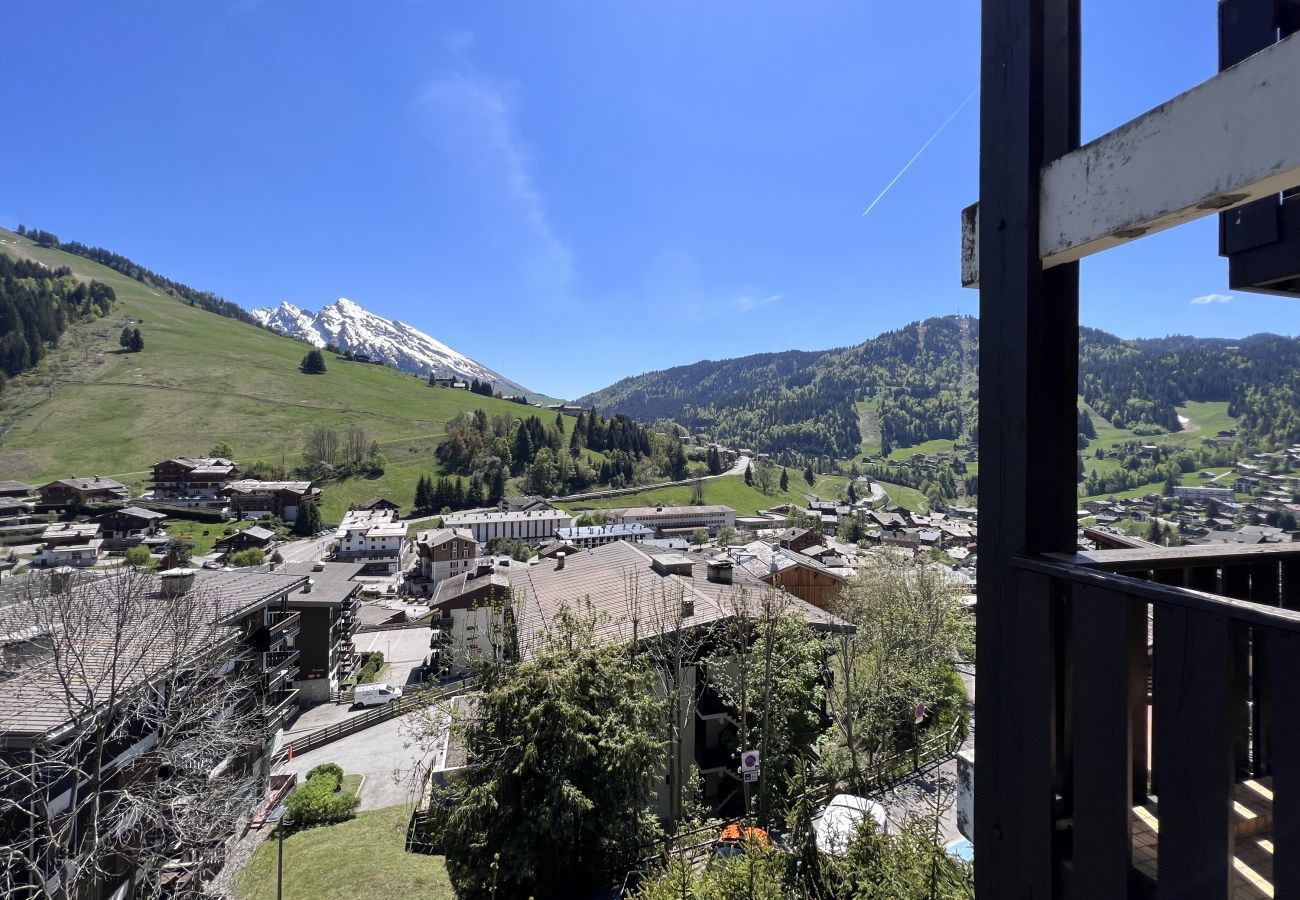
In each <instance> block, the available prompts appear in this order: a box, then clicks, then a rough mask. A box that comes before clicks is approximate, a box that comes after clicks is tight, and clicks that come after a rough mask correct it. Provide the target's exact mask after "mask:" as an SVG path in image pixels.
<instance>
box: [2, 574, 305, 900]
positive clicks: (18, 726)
mask: <svg viewBox="0 0 1300 900" xmlns="http://www.w3.org/2000/svg"><path fill="white" fill-rule="evenodd" d="M141 578H143V579H146V580H145V581H144V582H143V583H141V584H139V586H138V587H136V586H130V587H128V586H127V585H128V580H129V579H141ZM305 581H306V579H305V578H293V577H286V576H284V575H272V574H267V573H247V572H212V571H203V570H186V569H181V570H172V571H167V572H163V573H160V574H158V575H148V576H142V575H140V574H138V573H132V574H129V575H128V574H114V575H109V576H107V577H104V578H88V577H85V576H79V575H76V574H74V573H70V572H66V571H64V572H55V573H53V574H52V575H50V576H48V577H45V576H42V578H41V579H40V580H36V581H32V582H30V584H31V588H30V589H31V590H32V591H33V592H34V593H33V596H32V599H31V600H30V601H24V602H20V603H12V602H11V603H0V659H3V660H4V670H5V675H6V690H5V692H4V694H3V695H2V696H0V748H2V749H0V754H3V756H4V758H5V762H6V764H7V765H9V766H16V767H28V766H30V767H32V768H33V770H34V768H35V767H36V766H38V765H41V763H42V761H43V760H46V759H49V758H50V757H51V756H52V755H53V754H56V753H60V754H67V755H68V765H69V766H75V765H76V763H77V759H78V754H84V763H82V764H81V769H82V771H85V772H89V771H91V769H92V768H95V765H94V763H93V762H92V760H93V756H92V755H90V754H93V753H94V749H95V744H94V742H93V741H86V742H84V744H82V745H79V744H77V743H76V741H77V740H78V735H80V734H81V733H82V729H80V728H78V727H77V724H76V722H75V721H73V718H72V716H71V715H70V713H69V710H70V709H75V708H76V706H77V704H79V703H81V702H83V696H82V695H83V694H88V695H89V696H92V697H93V696H95V693H94V692H96V691H98V690H102V689H103V685H104V683H105V682H106V681H112V682H113V683H114V684H115V685H116V686H117V687H118V690H117V692H116V694H115V697H114V700H115V703H114V707H113V709H109V708H108V706H107V704H104V705H103V706H102V707H101V709H102V711H103V712H104V713H105V714H106V715H117V716H128V715H131V710H132V709H133V708H134V707H133V702H132V701H133V699H134V697H135V695H136V694H137V693H139V692H143V691H145V690H147V689H148V686H149V685H150V684H151V683H154V681H155V679H157V678H161V677H166V676H168V675H170V674H174V673H175V669H174V668H172V667H178V666H179V667H184V666H187V665H190V664H193V663H195V662H197V661H198V657H199V654H200V652H201V653H202V655H203V656H204V657H206V658H207V659H208V661H207V662H206V663H204V665H205V669H204V671H206V672H210V673H214V675H213V676H212V677H221V678H230V679H236V678H238V679H243V680H249V679H250V677H251V679H252V682H251V683H252V684H255V685H256V687H253V688H251V689H252V691H253V693H251V694H246V693H241V694H240V695H239V696H241V697H242V698H244V699H245V700H251V701H252V702H253V703H254V704H256V705H255V706H254V707H253V708H254V709H255V710H258V721H259V723H260V724H261V725H262V726H264V729H265V730H264V734H265V742H262V743H258V744H256V745H255V746H254V747H253V748H252V749H251V750H250V751H249V752H248V753H247V754H246V755H244V756H241V757H239V758H231V759H229V760H227V761H226V763H225V764H223V765H227V766H233V767H237V770H238V771H239V772H241V773H244V774H245V777H247V778H248V779H249V780H250V783H251V785H252V786H253V789H254V794H253V796H251V797H250V798H249V802H250V804H251V803H254V802H257V798H258V797H259V796H262V795H264V794H265V792H266V786H267V780H268V775H269V772H270V767H271V757H272V755H273V753H274V751H275V750H276V749H277V748H278V746H279V744H280V741H281V738H282V734H283V727H284V725H285V722H286V720H287V719H288V718H289V717H290V716H291V715H292V714H294V713H295V712H296V710H297V702H296V701H297V691H296V690H294V689H292V688H291V687H290V686H289V682H290V681H291V680H292V677H293V674H294V672H293V669H294V664H295V663H294V661H295V659H296V656H297V652H298V648H297V647H296V646H295V641H296V640H297V639H298V631H299V623H300V615H299V614H298V613H296V612H293V611H291V610H289V608H288V605H287V598H288V596H289V595H290V594H291V593H292V592H293V591H294V590H296V589H300V588H301V587H302V585H303V583H304V582H305ZM140 590H143V591H145V592H146V596H147V597H154V598H156V599H157V602H158V603H159V604H162V603H164V602H169V601H170V602H176V603H178V604H180V605H182V606H184V605H185V604H191V606H190V607H189V609H190V612H187V613H185V614H181V615H176V616H164V617H160V618H159V620H158V621H156V622H153V621H151V622H150V623H149V624H150V628H149V629H148V631H147V632H141V633H135V632H132V631H130V630H128V631H126V632H119V633H118V636H117V638H116V640H118V641H119V642H121V646H122V651H121V654H125V658H123V656H122V655H121V654H117V655H115V654H113V653H111V652H90V651H91V650H92V649H94V648H93V647H91V646H89V645H88V644H87V643H86V642H87V641H89V640H90V639H91V635H94V634H96V631H95V630H94V629H83V630H75V631H72V632H69V631H68V630H66V629H59V630H57V631H50V630H48V623H49V621H50V620H51V618H58V616H59V614H58V613H43V612H37V611H38V610H39V609H40V604H48V605H50V606H51V607H54V606H55V605H57V606H58V607H59V608H61V609H64V610H70V611H76V610H80V612H79V613H78V614H77V616H76V618H77V620H78V621H88V622H94V621H97V620H102V621H103V623H104V624H103V630H104V632H105V633H110V632H112V631H113V630H114V629H116V628H118V625H119V623H118V622H117V620H116V619H115V616H117V615H118V611H119V609H120V608H121V604H122V603H123V602H128V601H124V600H123V597H126V596H133V595H134V594H135V592H136V591H140ZM131 602H133V601H131ZM65 615H66V613H65ZM158 624H163V626H164V628H167V627H171V628H172V629H173V630H174V631H175V633H176V634H175V637H172V636H170V634H171V633H170V632H168V633H164V634H161V635H160V634H159V633H158V631H157V628H156V626H157V625H158ZM181 628H184V629H185V631H184V632H182V631H181V630H180V629H181ZM195 633H197V634H198V635H200V636H201V638H202V639H201V640H200V641H197V642H196V641H195V640H194V636H195ZM52 642H53V643H56V644H57V645H61V646H62V652H60V653H50V652H48V650H47V647H48V645H49V644H50V643H52ZM173 646H174V647H182V648H183V647H186V646H193V647H195V648H196V649H195V650H194V652H193V653H192V654H191V655H190V656H182V657H173V656H172V655H170V653H169V652H168V648H169V647H173ZM198 648H201V651H200V649H198ZM250 649H251V650H252V651H253V652H251V653H250V652H249V650H250ZM133 654H134V656H133ZM213 654H215V657H213V656H212V655H213ZM64 659H74V660H76V664H75V665H72V666H69V665H64V664H61V663H60V660H64ZM223 659H225V660H227V663H226V664H225V665H224V666H223V665H222V664H221V661H222V660H223ZM113 667H116V668H113ZM215 673H220V674H219V675H217V674H215ZM82 682H84V683H85V685H86V687H85V688H84V689H83V688H80V687H79V684H81V683H82ZM74 690H75V691H78V695H77V696H76V697H75V698H73V697H71V696H70V692H72V691H74ZM245 711H246V710H245ZM222 712H223V711H222V710H214V711H213V714H214V715H220V714H222ZM117 724H121V723H117ZM153 728H154V726H153V725H149V724H148V723H147V722H146V721H144V720H140V721H139V722H138V723H137V724H133V725H132V727H131V728H130V729H123V733H124V734H129V735H131V742H129V743H127V744H124V745H120V746H113V747H112V751H113V752H112V753H111V755H110V756H111V758H107V759H104V760H103V763H102V764H101V765H100V766H98V771H97V777H98V778H99V779H100V782H101V783H100V785H99V787H98V790H99V791H100V792H119V791H122V790H125V789H126V788H127V787H128V786H129V785H131V784H137V785H138V784H141V783H142V780H148V779H156V778H158V777H160V775H161V772H162V771H163V769H161V768H160V766H159V760H157V759H155V760H153V761H152V762H151V764H149V765H138V764H133V763H135V762H136V761H138V760H140V759H141V758H142V757H144V756H145V755H146V754H148V753H149V751H150V750H151V749H152V748H153V747H154V745H155V744H156V743H157V742H158V741H159V740H160V736H159V733H158V731H157V730H151V729H153ZM70 771H75V769H71V768H70ZM88 777H89V776H87V779H88ZM87 779H83V780H82V781H81V782H80V784H79V783H78V782H77V781H76V779H75V777H73V776H71V775H69V776H67V777H58V778H50V779H41V780H40V781H39V782H38V786H37V788H36V790H38V791H39V796H38V797H35V798H33V799H32V802H29V803H27V804H26V806H27V808H28V810H29V811H30V815H31V816H32V817H34V818H33V819H32V821H30V822H29V823H28V826H35V827H30V828H28V827H25V828H24V830H25V831H27V832H28V833H29V834H30V835H32V836H34V839H35V840H37V841H48V842H49V845H48V846H47V847H45V848H44V849H42V848H41V847H39V846H38V847H37V848H36V852H31V853H28V854H27V858H29V859H31V860H34V861H36V863H37V867H36V869H33V870H14V869H11V870H10V871H11V874H13V875H15V876H16V877H20V878H29V879H30V880H31V887H32V892H31V894H32V896H37V895H40V896H45V895H46V894H47V892H50V891H55V892H58V891H60V890H66V889H68V885H66V884H62V883H61V881H62V879H64V878H66V877H68V873H69V872H71V871H72V870H70V869H67V870H65V869H63V868H61V867H60V866H58V865H57V863H58V861H59V860H61V859H65V858H68V857H69V856H70V855H73V854H76V853H77V852H78V851H77V844H76V842H83V841H88V840H92V839H95V840H114V837H113V836H112V835H108V834H86V833H84V832H82V831H79V830H77V829H73V828H69V827H67V821H68V817H69V814H70V813H71V814H72V815H73V816H74V817H75V816H77V815H80V814H82V813H84V809H85V808H84V804H85V803H86V802H87V800H86V799H84V797H82V798H80V799H79V794H81V793H84V791H79V790H78V788H79V787H80V788H84V787H85V785H86V784H87ZM251 811H252V810H251V809H250V812H251ZM237 837H238V836H237V835H236V834H234V833H231V834H227V835H217V836H216V838H217V839H216V841H211V840H209V841H207V842H205V843H204V844H202V845H198V846H188V845H184V846H177V847H176V848H175V858H174V861H173V863H172V864H171V868H172V869H173V874H176V875H181V876H187V873H190V874H191V875H192V877H194V878H195V879H197V878H198V877H200V876H199V875H198V874H197V873H210V872H212V871H215V869H216V868H218V867H219V865H220V863H221V862H222V860H223V859H224V857H225V854H226V852H227V849H228V844H230V843H233V841H234V840H235V839H236V838H237ZM69 841H71V842H73V846H68V844H67V842H69ZM119 855H120V858H119V859H118V861H117V862H118V863H119V865H118V866H116V867H115V868H114V869H113V870H112V871H96V873H95V878H96V879H97V880H98V882H99V883H97V884H91V883H90V881H89V878H88V879H87V880H86V882H85V883H84V884H79V885H77V886H76V887H75V889H74V890H73V891H72V893H73V894H74V895H76V896H102V897H108V896H114V897H117V896H125V895H126V893H127V892H128V890H129V888H130V885H131V880H132V877H133V875H132V867H133V857H132V850H131V848H130V845H129V844H124V845H122V850H121V853H120V854H119ZM187 877H189V876H187ZM119 881H120V884H119V883H118V882H119ZM195 886H197V884H195Z"/></svg>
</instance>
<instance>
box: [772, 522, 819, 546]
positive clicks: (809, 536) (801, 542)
mask: <svg viewBox="0 0 1300 900" xmlns="http://www.w3.org/2000/svg"><path fill="white" fill-rule="evenodd" d="M776 541H777V543H778V544H780V545H781V546H782V547H784V548H785V549H787V550H797V551H803V550H807V549H809V548H810V547H816V546H818V545H820V544H821V538H819V537H818V536H817V532H815V531H812V530H810V529H807V528H787V529H786V530H785V531H783V532H781V533H780V534H778V535H777V536H776Z"/></svg>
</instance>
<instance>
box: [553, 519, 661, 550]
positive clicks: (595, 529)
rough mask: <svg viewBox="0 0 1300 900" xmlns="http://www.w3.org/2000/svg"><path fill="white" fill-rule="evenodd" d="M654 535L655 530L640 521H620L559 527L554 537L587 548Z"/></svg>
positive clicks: (636, 541) (635, 541) (639, 540)
mask: <svg viewBox="0 0 1300 900" xmlns="http://www.w3.org/2000/svg"><path fill="white" fill-rule="evenodd" d="M654 536H655V530H654V529H653V528H651V527H650V526H648V525H642V524H641V523H640V522H621V523H619V524H617V525H612V524H611V525H579V526H578V527H577V528H561V529H560V530H559V531H557V532H556V538H557V539H559V540H561V541H564V542H565V543H569V544H572V545H573V546H575V547H580V548H582V549H584V550H585V549H588V548H591V547H603V546H605V545H606V544H612V543H614V541H629V542H631V543H633V544H639V543H641V542H642V541H644V540H645V539H646V538H652V537H654Z"/></svg>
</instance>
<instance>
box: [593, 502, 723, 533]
mask: <svg viewBox="0 0 1300 900" xmlns="http://www.w3.org/2000/svg"><path fill="white" fill-rule="evenodd" d="M606 516H607V517H608V519H609V521H611V522H614V523H615V524H618V523H631V522H638V523H640V524H642V525H646V526H649V527H650V528H653V529H655V531H656V532H658V534H659V535H661V536H663V537H669V536H671V535H673V534H686V533H689V532H691V531H694V530H695V529H697V528H703V529H705V530H707V531H708V532H709V534H711V535H716V534H717V533H718V529H719V528H722V527H723V526H724V525H727V526H730V527H732V528H734V527H736V511H735V510H734V509H732V508H731V507H730V506H635V507H628V508H625V509H611V510H608V511H607V512H606Z"/></svg>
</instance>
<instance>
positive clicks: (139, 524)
mask: <svg viewBox="0 0 1300 900" xmlns="http://www.w3.org/2000/svg"><path fill="white" fill-rule="evenodd" d="M166 519H167V515H166V513H160V512H155V511H154V510H152V509H141V508H140V507H138V506H128V507H126V508H125V509H115V510H113V511H112V512H107V513H104V514H103V515H101V516H96V517H95V522H96V523H98V525H99V535H100V537H102V538H103V539H104V549H106V550H125V549H126V548H127V547H132V546H134V545H136V544H139V543H141V542H144V541H148V540H149V539H151V538H157V537H158V536H159V534H160V533H161V531H162V523H163V522H164V521H165V520H166Z"/></svg>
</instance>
